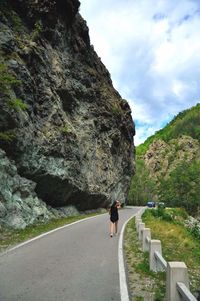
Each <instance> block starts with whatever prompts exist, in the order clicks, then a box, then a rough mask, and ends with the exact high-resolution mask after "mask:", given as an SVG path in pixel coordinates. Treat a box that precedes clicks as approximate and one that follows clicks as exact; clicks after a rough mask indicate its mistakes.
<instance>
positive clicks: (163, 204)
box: [157, 202, 166, 208]
mask: <svg viewBox="0 0 200 301" xmlns="http://www.w3.org/2000/svg"><path fill="white" fill-rule="evenodd" d="M157 206H158V208H165V207H166V206H165V203H164V202H158V203H157Z"/></svg>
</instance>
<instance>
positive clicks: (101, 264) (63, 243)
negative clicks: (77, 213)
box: [0, 208, 139, 301]
mask: <svg viewBox="0 0 200 301" xmlns="http://www.w3.org/2000/svg"><path fill="white" fill-rule="evenodd" d="M138 209H139V208H133V209H124V210H120V213H119V215H120V221H119V229H121V227H122V225H123V223H124V222H125V221H126V220H127V219H128V218H129V217H130V216H132V215H133V214H135V213H136V212H137V211H138ZM108 220H109V216H108V214H106V215H101V216H97V217H95V218H92V219H89V220H85V221H83V222H81V223H77V224H74V225H71V226H69V227H67V228H64V229H62V230H59V231H56V232H54V233H52V234H50V235H47V236H44V237H43V238H41V239H38V240H35V241H33V242H31V243H29V244H27V245H25V246H23V247H21V248H19V249H16V250H14V251H11V252H10V253H8V254H6V255H3V256H0V301H19V300H20V301H110V300H114V301H120V291H119V275H118V237H113V238H110V237H109V235H108Z"/></svg>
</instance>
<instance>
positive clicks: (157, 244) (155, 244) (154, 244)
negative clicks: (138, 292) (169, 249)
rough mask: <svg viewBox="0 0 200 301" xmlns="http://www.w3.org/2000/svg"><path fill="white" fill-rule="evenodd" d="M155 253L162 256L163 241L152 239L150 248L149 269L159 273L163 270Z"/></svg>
mask: <svg viewBox="0 0 200 301" xmlns="http://www.w3.org/2000/svg"><path fill="white" fill-rule="evenodd" d="M155 251H157V252H159V253H160V254H161V255H162V247H161V241H160V240H156V239H152V240H150V247H149V268H150V270H151V271H154V272H158V271H162V270H163V269H162V268H161V267H160V265H159V264H157V260H156V257H155V254H154V252H155ZM174 301H175V299H174Z"/></svg>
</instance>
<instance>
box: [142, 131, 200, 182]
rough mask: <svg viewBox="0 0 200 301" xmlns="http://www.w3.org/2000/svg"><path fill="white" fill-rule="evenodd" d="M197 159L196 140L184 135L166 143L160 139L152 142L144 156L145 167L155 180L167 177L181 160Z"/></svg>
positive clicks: (199, 154)
mask: <svg viewBox="0 0 200 301" xmlns="http://www.w3.org/2000/svg"><path fill="white" fill-rule="evenodd" d="M199 158H200V145H199V142H198V140H196V139H193V138H192V137H190V136H186V135H182V136H181V137H179V138H177V139H171V140H170V141H169V142H168V143H166V142H165V141H163V140H160V139H158V140H154V141H153V142H152V144H150V146H149V149H148V151H147V152H146V153H145V155H144V161H145V165H146V166H147V167H148V169H149V171H150V175H151V177H153V178H155V179H158V178H159V177H160V176H162V177H163V176H164V177H167V176H168V175H169V173H170V172H172V171H173V170H174V169H175V168H176V167H177V165H178V164H180V163H181V162H182V161H183V160H186V161H188V162H191V161H192V160H193V159H199Z"/></svg>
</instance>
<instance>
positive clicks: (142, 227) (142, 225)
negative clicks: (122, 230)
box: [138, 223, 145, 241]
mask: <svg viewBox="0 0 200 301" xmlns="http://www.w3.org/2000/svg"><path fill="white" fill-rule="evenodd" d="M144 228H145V223H139V228H138V233H139V236H138V239H139V240H140V241H141V240H142V231H143V229H144Z"/></svg>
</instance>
